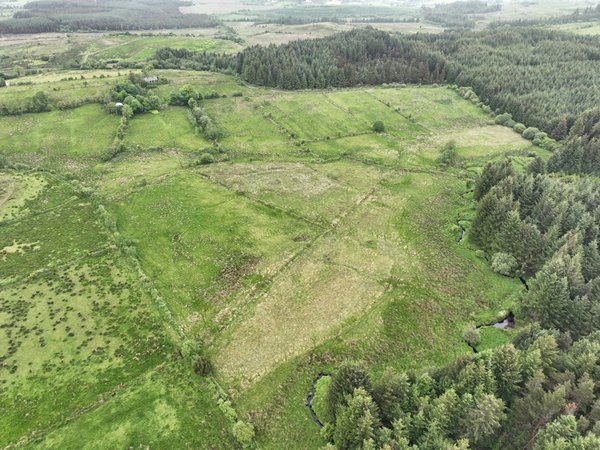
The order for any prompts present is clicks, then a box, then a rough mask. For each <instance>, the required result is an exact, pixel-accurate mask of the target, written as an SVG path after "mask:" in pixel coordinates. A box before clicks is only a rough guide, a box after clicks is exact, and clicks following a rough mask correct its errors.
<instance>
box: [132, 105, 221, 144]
mask: <svg viewBox="0 0 600 450" xmlns="http://www.w3.org/2000/svg"><path fill="white" fill-rule="evenodd" d="M125 144H126V145H134V146H139V147H142V148H149V147H163V148H173V149H182V150H198V149H200V148H202V147H205V146H207V145H209V143H208V141H206V140H205V139H203V138H202V137H201V136H197V135H196V134H195V133H194V127H193V126H192V124H191V123H190V122H189V121H188V119H187V116H186V110H185V109H184V108H179V107H172V108H169V109H166V110H163V111H159V112H158V113H145V114H143V115H140V116H137V117H135V118H133V119H132V120H131V121H130V122H129V133H128V134H127V137H126V139H125Z"/></svg>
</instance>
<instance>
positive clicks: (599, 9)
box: [490, 4, 600, 28]
mask: <svg viewBox="0 0 600 450" xmlns="http://www.w3.org/2000/svg"><path fill="white" fill-rule="evenodd" d="M598 19H600V4H598V5H596V6H590V7H588V8H585V9H578V10H576V11H575V12H574V13H572V14H567V15H562V16H556V17H545V18H539V19H519V20H512V21H498V22H492V23H491V24H490V27H492V28H496V27H505V26H507V25H511V26H531V25H559V24H564V23H576V22H588V21H593V20H598Z"/></svg>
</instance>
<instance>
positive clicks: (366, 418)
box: [333, 388, 380, 450]
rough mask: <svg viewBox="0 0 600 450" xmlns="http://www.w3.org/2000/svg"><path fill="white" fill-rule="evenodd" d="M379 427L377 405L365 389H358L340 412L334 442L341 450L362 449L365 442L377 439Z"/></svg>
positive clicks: (348, 397) (349, 397)
mask: <svg viewBox="0 0 600 450" xmlns="http://www.w3.org/2000/svg"><path fill="white" fill-rule="evenodd" d="M379 426H380V421H379V411H378V410H377V405H376V404H375V402H374V401H373V399H372V398H371V396H370V395H369V394H368V393H367V391H366V390H365V389H363V388H357V389H355V390H354V392H353V394H352V395H348V396H347V399H346V405H344V406H342V407H341V408H340V410H339V413H338V416H337V419H336V422H335V431H334V435H333V440H334V442H335V445H336V447H337V448H338V449H340V450H346V449H347V450H350V449H352V450H354V449H361V448H363V443H364V442H365V441H368V440H370V439H375V437H376V431H377V429H378V428H379Z"/></svg>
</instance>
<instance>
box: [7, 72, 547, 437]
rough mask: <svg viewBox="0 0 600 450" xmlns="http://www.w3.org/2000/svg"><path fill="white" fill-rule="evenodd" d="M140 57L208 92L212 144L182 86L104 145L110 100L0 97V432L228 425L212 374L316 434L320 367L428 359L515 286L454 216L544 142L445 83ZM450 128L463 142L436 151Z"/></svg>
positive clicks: (65, 433)
mask: <svg viewBox="0 0 600 450" xmlns="http://www.w3.org/2000/svg"><path fill="white" fill-rule="evenodd" d="M155 73H156V74H157V75H158V76H160V77H164V78H166V79H167V80H169V83H168V84H164V85H160V86H158V87H157V88H156V91H155V92H157V94H158V95H159V96H160V97H161V98H162V99H163V100H165V101H166V100H167V99H168V97H169V93H170V91H171V90H173V89H178V88H179V87H181V86H183V85H185V84H191V85H192V86H194V87H195V88H197V89H198V90H199V91H200V92H203V93H205V94H209V93H212V92H217V93H218V94H219V96H218V97H217V98H210V99H205V100H202V101H201V106H202V108H204V110H205V111H206V114H208V116H209V117H210V118H211V119H212V121H213V122H214V124H215V125H216V127H217V128H218V130H219V131H220V133H221V137H220V139H219V142H218V149H217V148H214V147H215V144H214V143H213V142H211V141H209V140H207V139H205V138H204V137H202V136H201V135H199V134H198V133H195V132H194V129H193V127H192V126H191V125H190V123H189V122H188V121H187V118H186V110H185V108H183V107H176V106H168V107H166V108H164V109H162V110H160V111H158V112H155V113H154V114H153V113H143V114H138V115H135V116H134V117H133V118H132V119H130V122H129V126H128V128H127V130H126V133H125V136H124V139H123V142H124V145H125V150H124V151H123V152H121V153H119V154H118V155H116V156H115V157H114V158H111V159H109V160H107V159H106V158H104V157H103V155H104V152H105V150H106V149H107V148H108V147H109V146H110V145H111V143H112V141H113V139H114V137H115V135H116V133H117V128H118V126H119V120H118V117H117V116H115V115H111V114H109V113H107V112H106V111H105V110H104V108H102V107H101V106H100V105H98V104H95V103H90V104H86V105H83V106H79V107H77V108H73V109H68V110H65V111H59V110H52V111H50V112H41V113H35V114H24V115H19V116H11V117H5V118H2V122H1V125H0V129H1V131H2V133H1V134H0V157H1V160H2V161H3V162H4V166H5V169H3V170H2V172H1V173H0V220H2V224H1V225H0V227H1V229H2V232H1V233H0V259H1V260H2V265H0V273H1V281H0V326H1V328H0V351H1V352H2V363H1V365H0V405H1V406H2V407H3V409H5V410H6V411H8V413H6V414H3V416H2V418H0V428H1V429H3V430H9V432H8V433H2V435H1V436H0V446H2V447H5V446H8V445H16V446H18V447H36V448H72V447H81V442H88V443H89V445H90V447H93V446H94V445H93V444H92V443H93V442H97V441H98V439H99V437H100V436H102V438H103V439H105V440H104V442H105V443H107V445H108V446H110V447H127V446H134V447H138V446H144V445H150V446H153V447H157V448H167V447H171V448H174V447H176V448H182V447H194V448H214V447H215V446H225V447H229V446H234V444H233V439H234V438H233V436H232V435H231V433H230V432H229V428H230V425H229V422H228V421H229V418H228V417H227V415H226V413H224V412H223V409H222V408H220V407H219V404H218V401H217V398H218V397H219V396H221V397H222V396H223V395H225V396H226V397H227V398H228V399H229V400H230V401H231V402H232V405H233V407H234V408H235V411H236V414H237V416H238V417H239V418H241V419H243V420H250V419H251V420H252V422H253V423H254V426H255V428H256V432H257V437H256V439H257V441H256V442H257V445H258V446H259V447H260V448H282V446H284V447H286V448H316V447H318V446H321V445H323V444H324V441H323V439H322V437H321V436H320V434H319V432H318V428H317V427H316V425H315V424H314V423H313V422H312V421H311V418H310V415H309V412H308V410H307V408H306V406H305V405H304V399H305V397H306V394H307V392H308V390H309V388H310V383H311V381H312V379H313V378H314V377H315V375H316V374H317V373H319V372H320V371H331V370H333V369H334V368H335V367H336V366H337V365H339V364H340V363H341V362H343V361H347V360H361V361H363V362H364V363H365V364H367V365H368V367H369V368H370V369H371V370H372V371H373V372H374V373H380V372H381V371H382V370H383V369H384V368H385V367H388V366H390V367H396V368H399V369H417V370H423V369H426V368H429V367H433V366H435V365H439V364H443V363H447V362H449V361H451V360H452V359H454V358H455V357H456V356H459V355H463V354H466V353H468V352H470V349H469V347H468V346H467V345H466V344H465V343H464V341H463V339H462V331H463V329H464V327H465V326H467V325H468V324H472V323H483V322H486V321H489V320H491V319H493V318H495V317H496V316H497V314H498V313H499V312H500V311H502V310H506V309H508V308H510V307H511V306H512V305H513V302H514V300H515V298H516V296H517V295H519V293H520V292H521V291H522V289H523V287H522V285H521V283H520V282H519V281H518V280H515V279H512V278H508V277H503V276H500V275H498V274H496V273H494V272H492V270H491V269H490V268H489V264H488V262H486V261H485V260H484V259H482V258H480V257H478V256H477V255H476V252H475V250H476V249H475V248H474V247H473V246H472V244H470V243H469V242H468V241H467V240H466V239H463V240H461V241H460V243H457V241H458V240H459V238H460V236H461V231H460V228H459V226H458V225H457V224H458V222H459V221H460V223H461V224H465V225H466V227H467V228H468V226H469V221H470V220H471V218H472V217H473V214H474V210H473V206H472V201H471V195H472V194H470V192H469V191H470V188H469V184H470V183H471V181H472V180H473V177H474V174H476V173H478V172H479V171H480V169H481V167H482V166H483V165H484V163H485V162H486V161H487V160H490V159H501V158H503V157H504V156H505V155H511V156H512V157H513V158H514V159H515V160H518V161H521V163H522V164H525V163H527V162H528V161H530V160H531V159H532V157H533V156H535V155H536V154H540V155H543V156H546V152H545V151H544V150H541V149H539V148H537V147H535V146H533V145H531V142H530V141H527V140H525V139H523V138H522V137H521V136H520V135H519V134H517V133H515V132H513V131H512V130H510V129H509V128H505V127H501V126H499V125H495V124H494V123H493V120H492V119H490V117H489V116H488V115H486V114H484V113H483V112H482V111H481V109H480V108H479V107H478V106H476V105H474V104H472V103H471V102H468V101H466V100H464V99H463V98H461V97H460V96H459V95H458V94H457V92H455V91H453V90H452V89H450V88H448V87H443V86H442V87H437V86H428V87H419V86H404V87H401V86H380V87H364V88H353V89H339V90H324V91H311V92H306V91H305V92H294V93H292V92H285V93H283V92H279V91H276V90H270V89H265V88H255V87H248V86H246V85H244V84H242V83H240V82H239V80H237V79H236V78H234V77H229V76H226V75H222V74H211V73H206V72H179V71H155ZM105 75H106V76H107V77H108V78H102V79H100V78H95V79H94V78H92V79H89V80H88V81H90V82H89V83H88V84H87V85H84V81H86V80H81V79H79V80H72V81H61V79H62V78H63V77H62V76H60V73H59V74H58V75H57V78H56V79H52V78H48V79H45V80H43V81H42V82H41V83H40V86H43V89H44V90H46V91H47V92H48V93H51V92H61V91H63V90H65V92H68V91H69V89H68V87H69V86H79V87H80V88H81V89H82V90H84V89H88V90H89V91H90V95H92V93H94V92H95V91H94V89H96V87H95V86H96V85H94V84H93V83H92V81H94V80H97V81H98V85H97V88H98V89H100V90H101V86H102V85H101V84H100V82H102V83H105V82H106V81H109V80H110V82H114V80H115V79H116V78H118V77H119V75H118V72H117V71H105ZM125 75H126V73H125V72H122V73H121V77H124V76H125ZM69 83H71V84H69ZM21 89H23V87H21V86H9V87H7V88H5V89H4V91H3V92H2V96H3V98H6V99H11V98H16V97H17V96H18V94H16V92H19V90H21ZM54 89H57V90H54ZM377 120H381V121H382V122H383V123H384V124H385V131H384V132H380V133H378V132H375V131H373V129H372V125H373V123H374V122H375V121H377ZM450 140H454V141H455V142H456V145H457V148H458V156H459V159H460V164H457V165H456V166H454V167H449V168H446V169H443V168H441V167H440V165H439V163H438V158H439V155H440V152H441V149H442V147H443V146H444V144H446V143H447V142H448V141H450ZM211 148H212V150H211ZM207 149H209V150H210V151H212V152H213V153H214V154H215V155H216V157H215V160H214V161H215V162H212V163H211V164H202V163H200V162H199V161H200V155H201V154H202V153H205V152H206V151H208V150H207ZM467 233H468V231H467ZM499 333H500V335H497V333H496V334H493V333H488V334H489V336H488V337H486V340H485V342H484V343H483V344H482V345H485V346H487V347H494V346H495V345H499V344H501V343H503V342H505V341H506V340H508V338H506V339H504V336H503V335H502V333H504V332H502V331H500V332H499ZM190 341H191V342H196V343H198V344H199V345H200V346H201V347H202V348H203V349H204V350H203V351H204V352H205V354H206V356H207V357H209V358H210V360H211V361H212V364H213V366H214V372H213V375H212V377H210V378H209V379H207V378H202V377H199V376H197V375H196V374H194V372H193V371H192V369H191V367H190V364H189V361H188V357H187V354H186V351H185V348H186V345H187V344H186V343H189V342H190ZM209 380H210V381H209ZM215 386H217V388H215ZM320 390H323V388H320ZM215 391H217V392H221V393H220V394H215ZM316 401H317V403H318V402H319V401H320V402H322V401H323V400H322V398H321V399H317V400H316ZM9 405H10V407H9ZM115 423H118V426H115ZM82 439H83V441H82ZM224 443H226V444H224ZM84 447H85V445H84Z"/></svg>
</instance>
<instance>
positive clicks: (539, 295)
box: [521, 269, 570, 329]
mask: <svg viewBox="0 0 600 450" xmlns="http://www.w3.org/2000/svg"><path fill="white" fill-rule="evenodd" d="M569 301H570V298H569V285H568V282H567V279H566V277H562V278H559V277H558V275H557V274H556V273H554V272H551V271H549V270H547V269H542V270H541V271H540V272H539V273H538V274H537V275H536V277H535V279H534V280H533V281H532V282H531V283H530V289H529V292H528V293H527V294H525V295H524V297H523V298H522V300H521V306H522V309H523V311H524V312H525V313H526V314H528V315H529V316H530V317H531V318H532V319H533V320H536V321H538V322H539V323H540V324H541V325H542V326H544V327H549V328H552V327H556V328H558V329H565V324H567V323H568V320H569V318H568V317H567V313H568V304H569Z"/></svg>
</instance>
